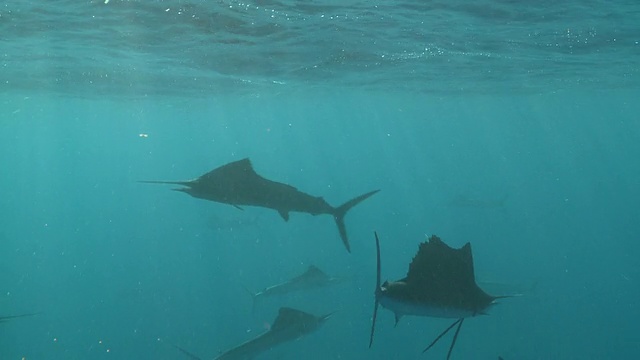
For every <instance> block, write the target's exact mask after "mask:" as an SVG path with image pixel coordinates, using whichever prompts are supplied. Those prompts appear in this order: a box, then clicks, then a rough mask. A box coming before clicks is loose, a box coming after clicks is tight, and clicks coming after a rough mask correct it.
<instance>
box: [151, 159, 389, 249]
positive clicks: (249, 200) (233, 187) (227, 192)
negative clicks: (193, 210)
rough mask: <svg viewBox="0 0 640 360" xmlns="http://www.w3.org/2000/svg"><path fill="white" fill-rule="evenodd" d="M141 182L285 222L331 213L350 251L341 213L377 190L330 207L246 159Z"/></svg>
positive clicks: (316, 197)
mask: <svg viewBox="0 0 640 360" xmlns="http://www.w3.org/2000/svg"><path fill="white" fill-rule="evenodd" d="M141 182H143V183H153V184H174V185H182V186H184V187H183V188H178V189H174V190H175V191H181V192H184V193H187V194H189V195H191V196H193V197H195V198H198V199H204V200H209V201H214V202H219V203H223V204H229V205H233V206H235V207H236V208H238V209H242V206H258V207H264V208H269V209H274V210H276V211H277V212H278V214H280V216H281V217H282V218H283V219H284V220H285V221H289V213H290V212H302V213H308V214H311V215H320V214H328V215H332V216H333V218H334V220H335V222H336V225H337V226H338V232H339V234H340V238H341V239H342V242H343V243H344V246H345V248H346V249H347V251H348V252H351V247H350V245H349V238H348V236H347V228H346V226H345V224H344V217H345V215H346V214H347V212H348V211H349V210H350V209H351V208H353V207H354V206H356V205H358V204H359V203H361V202H362V201H364V200H366V199H368V198H369V197H370V196H372V195H374V194H375V193H377V192H378V191H380V190H373V191H370V192H367V193H365V194H362V195H360V196H356V197H355V198H353V199H351V200H349V201H347V202H345V203H344V204H342V205H340V206H338V207H334V206H331V205H330V204H329V203H327V201H326V200H325V199H324V198H322V197H320V196H313V195H309V194H306V193H304V192H302V191H299V190H298V189H296V188H295V187H293V186H291V185H287V184H284V183H281V182H276V181H272V180H268V179H265V178H264V177H262V176H260V175H258V173H256V172H255V170H254V169H253V166H252V165H251V161H250V160H249V159H248V158H245V159H242V160H238V161H234V162H231V163H228V164H226V165H223V166H220V167H218V168H215V169H213V170H211V171H209V172H208V173H206V174H204V175H202V176H200V177H198V178H196V179H194V180H187V181H141Z"/></svg>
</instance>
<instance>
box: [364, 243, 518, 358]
mask: <svg viewBox="0 0 640 360" xmlns="http://www.w3.org/2000/svg"><path fill="white" fill-rule="evenodd" d="M375 238H376V252H377V264H378V266H377V275H376V290H375V305H374V310H373V321H372V324H371V336H370V339H369V347H371V345H372V344H373V334H374V331H375V326H376V317H377V314H378V305H379V304H380V305H382V306H383V307H385V308H387V309H389V310H391V311H392V312H393V313H394V315H395V320H396V325H397V324H398V321H399V320H400V318H401V317H402V316H404V315H415V316H428V317H437V318H453V319H457V320H456V321H455V322H453V324H451V325H450V326H449V327H448V328H447V329H446V330H444V331H443V332H442V333H440V335H438V336H437V337H436V338H435V340H433V341H432V342H431V344H429V346H427V347H426V348H425V349H424V350H423V352H426V351H427V350H429V349H430V348H431V347H432V346H433V345H435V344H436V342H438V340H440V338H442V337H443V336H444V335H445V334H446V333H447V332H449V330H451V329H452V328H453V327H454V326H456V325H457V328H456V332H455V334H454V335H453V340H452V342H451V346H450V347H449V352H448V353H447V359H449V358H450V357H451V351H452V350H453V347H454V346H455V343H456V340H457V338H458V334H459V332H460V328H461V327H462V323H463V322H464V319H465V318H468V317H474V316H476V315H484V314H485V311H486V310H487V309H488V308H489V307H491V306H492V305H494V304H495V302H494V301H495V300H496V299H499V298H503V297H505V296H491V295H488V294H487V293H485V292H484V291H483V290H482V289H480V287H478V285H477V284H476V281H475V275H474V269H473V256H472V254H471V244H469V243H466V244H465V245H464V246H463V247H462V248H460V249H453V248H451V247H449V246H448V245H447V244H445V243H444V242H442V240H440V238H439V237H437V236H435V235H433V236H431V237H430V238H429V239H428V241H426V242H424V243H422V244H420V247H419V249H418V253H417V254H416V255H415V257H414V258H413V261H411V264H410V265H409V272H408V273H407V276H406V277H405V278H404V279H401V280H398V281H385V282H384V283H383V284H382V285H380V241H379V240H378V234H377V233H376V234H375Z"/></svg>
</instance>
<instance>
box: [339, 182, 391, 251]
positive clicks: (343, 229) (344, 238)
mask: <svg viewBox="0 0 640 360" xmlns="http://www.w3.org/2000/svg"><path fill="white" fill-rule="evenodd" d="M378 191H380V190H373V191H370V192H368V193H366V194H362V195H360V196H358V197H355V198H353V199H351V200H349V201H347V202H346V203H344V204H342V205H340V206H338V207H337V208H336V209H335V212H334V213H333V218H334V219H335V220H336V225H337V226H338V231H339V232H340V238H341V239H342V242H343V243H344V246H345V247H346V248H347V251H348V252H351V247H350V246H349V238H348V237H347V227H346V226H345V225H344V217H345V215H347V211H349V210H351V208H352V207H354V206H356V205H358V204H359V203H361V202H363V201H364V200H366V199H367V198H369V197H370V196H372V195H373V194H375V193H377V192H378Z"/></svg>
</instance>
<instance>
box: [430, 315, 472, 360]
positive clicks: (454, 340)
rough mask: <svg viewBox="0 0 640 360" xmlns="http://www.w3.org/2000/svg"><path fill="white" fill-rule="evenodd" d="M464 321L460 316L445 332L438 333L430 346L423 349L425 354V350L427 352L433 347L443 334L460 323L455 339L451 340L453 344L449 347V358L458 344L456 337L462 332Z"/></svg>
mask: <svg viewBox="0 0 640 360" xmlns="http://www.w3.org/2000/svg"><path fill="white" fill-rule="evenodd" d="M463 321H464V318H460V319H458V320H456V321H454V322H453V324H451V325H449V327H448V328H446V329H445V330H444V331H443V332H441V333H440V335H438V336H437V337H436V338H435V339H434V340H433V341H432V342H431V344H429V346H427V347H426V348H425V349H424V350H422V353H423V354H424V353H425V352H427V350H429V349H431V348H432V347H433V345H435V344H436V343H437V342H438V340H440V339H441V338H442V337H443V336H445V335H446V334H447V333H448V332H449V330H451V329H453V327H454V326H456V325H458V328H457V329H456V333H455V335H454V336H453V341H452V342H451V346H450V347H449V353H448V354H447V359H449V357H450V356H451V350H453V346H454V345H455V344H456V339H458V333H459V332H460V327H461V326H462V322H463Z"/></svg>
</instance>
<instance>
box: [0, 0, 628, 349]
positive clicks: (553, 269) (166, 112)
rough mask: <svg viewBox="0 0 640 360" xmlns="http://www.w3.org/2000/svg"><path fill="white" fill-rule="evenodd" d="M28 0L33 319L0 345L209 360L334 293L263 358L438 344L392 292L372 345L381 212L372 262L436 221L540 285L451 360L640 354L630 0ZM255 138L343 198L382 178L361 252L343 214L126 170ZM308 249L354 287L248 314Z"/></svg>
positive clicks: (7, 289) (188, 170) (15, 234)
mask: <svg viewBox="0 0 640 360" xmlns="http://www.w3.org/2000/svg"><path fill="white" fill-rule="evenodd" d="M25 4H26V3H21V2H15V3H14V2H8V3H7V4H5V5H4V8H2V9H1V10H0V27H1V30H2V32H1V35H0V39H1V40H2V42H1V44H2V48H1V50H0V54H1V55H2V59H1V63H2V73H1V75H0V77H2V84H0V88H1V89H2V93H1V98H0V103H1V104H2V106H1V107H0V165H1V169H2V170H1V171H0V188H1V189H2V198H1V199H0V315H11V314H19V313H29V312H39V315H37V316H34V317H31V318H24V319H17V320H14V321H11V322H7V323H3V324H0V358H1V359H21V358H22V357H25V358H26V359H180V358H182V356H183V355H182V354H180V353H179V352H178V351H177V350H176V349H174V348H173V347H172V346H171V344H178V345H180V346H182V347H184V348H187V349H189V350H191V351H193V352H194V353H197V354H199V355H201V356H202V357H203V358H212V357H214V356H215V355H216V354H217V353H218V352H219V351H221V350H224V349H227V348H229V347H231V346H233V345H235V344H238V343H240V342H242V341H245V340H247V339H249V338H251V337H252V336H255V335H256V334H258V333H260V332H262V331H264V330H265V328H266V327H267V325H268V324H269V323H271V322H272V321H273V319H274V317H275V315H276V313H277V309H278V307H279V306H284V305H286V306H293V307H296V308H300V309H303V310H305V311H309V312H312V313H315V314H323V313H327V312H333V311H335V315H334V316H333V317H332V318H331V319H330V320H329V321H328V322H327V323H326V325H325V326H324V327H323V328H321V329H320V330H318V331H317V332H316V333H314V334H312V335H310V336H308V337H305V338H303V339H301V340H299V341H296V342H293V343H289V344H287V345H284V346H282V347H279V348H276V349H274V350H273V351H271V352H270V353H269V354H267V355H265V356H264V358H278V359H299V358H300V357H301V356H302V355H301V354H304V355H305V358H313V359H363V358H367V359H424V358H436V359H437V358H443V357H444V356H445V354H446V350H447V347H448V346H447V344H446V341H448V340H444V341H445V342H444V343H442V344H439V345H438V346H437V347H436V348H434V349H432V350H430V353H429V354H427V355H423V354H421V353H420V352H421V351H422V349H423V348H424V347H425V346H426V345H427V344H428V343H429V342H430V341H431V339H432V338H433V337H434V336H435V335H437V334H438V333H439V332H440V331H441V330H442V329H443V328H444V327H446V326H447V325H448V323H449V320H440V319H428V318H410V317H407V318H404V319H402V321H401V322H400V324H399V325H398V326H397V327H396V328H394V327H393V316H392V314H391V313H390V312H389V311H387V310H384V309H382V310H381V312H380V314H379V319H378V328H377V333H376V342H375V343H374V346H373V348H372V349H367V342H368V333H369V326H370V316H371V311H372V306H373V290H374V277H375V250H374V241H373V230H377V231H378V232H379V234H380V236H381V240H382V250H383V278H388V279H398V278H401V277H403V276H404V274H405V272H406V270H407V265H408V263H409V261H410V259H411V258H412V256H413V254H414V253H415V251H416V249H417V246H418V244H419V243H420V242H421V241H423V240H424V236H425V234H438V235H439V236H441V237H442V238H443V239H444V240H445V241H446V242H447V243H449V244H451V245H452V246H461V245H463V244H464V243H465V242H467V241H470V242H471V243H472V245H473V251H474V258H475V266H476V275H477V277H478V279H479V280H482V281H485V282H487V283H493V285H496V284H495V283H498V284H499V285H500V286H498V289H496V290H495V291H493V293H496V291H506V292H518V293H522V294H523V296H521V297H516V298H510V299H504V300H501V301H500V305H498V306H496V307H494V308H493V309H492V310H491V311H490V315H489V316H481V317H477V318H473V319H469V320H468V321H466V322H465V325H464V328H463V329H462V332H461V335H460V338H459V340H458V344H457V345H456V349H455V350H454V358H457V359H495V358H497V356H498V355H501V356H503V357H504V358H505V359H554V358H555V359H559V358H563V359H602V358H635V357H637V356H638V354H640V336H639V335H638V332H637V324H638V321H639V320H640V314H639V310H638V301H637V299H638V298H639V296H640V288H639V281H640V269H639V267H638V260H637V259H638V255H639V254H640V244H639V243H638V240H640V225H639V224H638V222H639V220H640V210H639V206H638V199H640V161H638V160H637V159H638V158H640V119H639V114H640V103H639V102H638V100H637V99H638V95H639V91H638V89H639V87H638V76H639V75H638V66H639V65H638V64H640V56H639V55H640V53H639V52H640V47H639V46H638V41H639V40H640V35H639V32H638V29H637V24H638V23H640V22H639V20H638V5H636V4H635V3H634V2H622V1H621V2H616V4H615V6H613V5H610V4H609V3H606V4H605V3H600V2H595V1H594V2H586V3H584V2H581V3H580V4H577V3H567V4H553V3H546V2H545V3H544V4H540V5H538V6H530V5H526V4H524V3H517V2H492V1H487V2H483V3H481V4H480V5H478V6H476V7H468V8H467V7H465V6H463V3H459V4H458V6H452V5H448V4H451V3H448V2H447V3H432V4H430V5H428V6H427V5H423V4H422V3H419V2H411V1H408V2H403V3H402V6H399V5H398V6H394V4H392V3H391V2H380V3H379V4H377V5H376V6H374V5H372V4H368V3H358V2H354V3H351V4H346V5H336V4H330V3H328V4H320V3H314V4H307V5H306V6H301V5H299V4H298V5H296V4H297V3H287V2H261V3H259V4H258V3H256V4H246V3H245V4H240V3H237V2H234V3H232V2H216V3H215V4H213V3H207V2H193V3H189V4H185V3H178V2H166V1H165V2H162V1H160V2H148V3H139V2H113V1H112V2H110V3H109V4H104V3H103V2H82V3H81V4H80V5H78V4H77V3H74V2H67V1H61V2H58V3H57V5H56V6H52V5H50V3H44V2H43V3H42V4H38V2H35V3H29V4H28V5H25ZM234 6H235V7H234ZM230 9H231V10H230ZM238 9H240V10H238ZM180 10H182V13H181V14H180V15H176V14H177V13H178V12H179V11H180ZM166 14H168V15H167V16H172V17H169V18H161V16H164V15H166ZM184 14H187V15H189V17H188V19H191V20H193V21H195V24H196V25H193V24H192V23H191V22H189V21H191V20H189V21H184V22H183V21H180V20H179V19H180V16H181V15H184ZM194 14H195V15H194ZM285 15H286V16H285ZM329 18H330V20H331V21H329V20H328V19H329ZM176 19H178V20H176ZM425 19H426V20H429V21H425ZM185 24H186V25H185ZM634 24H635V25H634ZM258 25H260V26H258ZM282 28H285V30H282ZM573 34H579V35H576V36H575V37H574V36H573ZM434 49H435V50H434ZM487 59H489V60H487ZM244 157H250V158H251V160H252V162H253V164H254V167H255V168H256V171H257V172H258V173H260V174H261V175H263V176H265V177H267V178H269V179H273V180H278V181H282V182H285V183H288V184H292V185H295V186H296V187H298V188H299V189H300V190H302V191H305V192H307V193H310V194H314V195H322V196H324V197H325V198H326V199H327V201H328V202H329V203H331V204H333V205H338V204H341V203H342V202H344V201H346V200H348V199H350V198H352V197H353V196H356V195H359V194H361V193H363V192H366V191H369V190H372V189H378V188H379V189H382V191H381V192H380V193H379V194H377V195H375V196H374V197H372V198H371V199H369V200H367V201H365V202H364V203H362V204H361V205H358V206H357V207H356V208H354V209H353V210H352V211H351V212H350V213H349V215H348V217H347V220H346V222H347V228H348V231H349V234H350V238H351V243H352V254H348V253H347V252H346V251H345V250H344V248H343V246H342V244H341V242H340V239H339V237H338V234H337V231H336V228H335V225H334V224H333V221H332V219H331V218H330V217H328V216H318V217H311V216H309V215H305V214H292V216H291V219H290V221H289V222H288V223H285V222H284V221H282V219H281V218H280V217H279V215H278V214H277V213H276V212H274V211H271V210H266V209H259V208H246V209H245V211H239V210H237V209H235V208H233V207H231V206H226V205H221V204H216V203H211V202H205V201H201V200H196V199H193V198H190V197H188V196H186V195H184V194H180V193H176V192H172V191H169V190H168V188H167V187H162V186H155V185H145V184H139V183H137V181H138V180H148V179H161V180H163V179H166V180H180V179H189V178H193V177H196V176H198V175H200V174H202V173H204V172H206V171H208V170H210V169H212V168H214V167H217V166H220V165H222V164H225V163H227V162H230V161H233V160H238V159H241V158H244ZM501 200H504V201H503V202H501ZM309 264H316V265H317V266H319V267H321V268H322V269H323V270H325V271H326V272H327V273H329V274H332V275H342V276H346V277H348V278H349V281H348V282H346V283H344V284H341V285H338V286H335V287H331V288H327V289H320V290H316V291H311V292H307V293H299V294H294V295H292V296H285V297H279V298H272V299H268V300H266V301H265V302H263V303H261V304H260V305H259V306H258V307H257V309H256V311H255V312H254V313H252V311H251V308H252V304H251V298H250V297H249V296H248V294H247V293H246V290H245V287H247V288H249V289H254V290H258V289H261V288H263V287H265V286H267V285H271V284H274V283H278V282H281V281H284V280H286V279H288V278H290V277H292V276H294V275H297V274H299V273H300V272H302V271H303V270H304V269H305V268H306V267H307V266H308V265H309ZM487 287H489V285H487ZM487 289H488V288H487ZM488 291H490V289H488ZM490 292H491V291H490Z"/></svg>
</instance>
